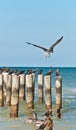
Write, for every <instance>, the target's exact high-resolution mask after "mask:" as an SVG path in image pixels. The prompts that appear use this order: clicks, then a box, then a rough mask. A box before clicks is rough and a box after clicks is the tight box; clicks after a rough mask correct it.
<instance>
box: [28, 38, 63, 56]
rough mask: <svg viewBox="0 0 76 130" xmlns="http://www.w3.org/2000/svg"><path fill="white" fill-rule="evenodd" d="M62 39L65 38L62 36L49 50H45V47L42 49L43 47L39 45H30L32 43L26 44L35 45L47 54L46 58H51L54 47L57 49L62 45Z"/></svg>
mask: <svg viewBox="0 0 76 130" xmlns="http://www.w3.org/2000/svg"><path fill="white" fill-rule="evenodd" d="M62 39H63V36H62V37H61V38H59V39H58V40H57V41H56V42H55V43H54V44H52V45H51V46H50V48H49V49H47V48H45V47H42V46H38V45H36V44H32V43H30V42H26V43H27V44H29V45H33V46H35V47H38V48H40V49H42V50H43V51H44V53H45V56H46V57H47V56H49V57H50V53H53V50H54V47H55V46H56V45H57V44H58V43H60V41H61V40H62Z"/></svg>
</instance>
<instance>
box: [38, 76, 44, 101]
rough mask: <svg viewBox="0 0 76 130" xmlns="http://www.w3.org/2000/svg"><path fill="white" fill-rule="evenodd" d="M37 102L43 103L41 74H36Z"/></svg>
mask: <svg viewBox="0 0 76 130" xmlns="http://www.w3.org/2000/svg"><path fill="white" fill-rule="evenodd" d="M38 102H39V103H43V75H42V74H38Z"/></svg>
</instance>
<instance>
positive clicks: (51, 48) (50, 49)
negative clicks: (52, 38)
mask: <svg viewBox="0 0 76 130" xmlns="http://www.w3.org/2000/svg"><path fill="white" fill-rule="evenodd" d="M62 39H63V36H62V37H61V38H59V39H58V40H57V41H56V42H55V43H54V44H53V45H52V46H51V47H50V48H49V51H50V52H51V51H53V48H54V47H55V46H56V45H57V44H58V43H59V42H60V41H61V40H62Z"/></svg>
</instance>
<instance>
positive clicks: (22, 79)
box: [19, 74, 25, 101]
mask: <svg viewBox="0 0 76 130" xmlns="http://www.w3.org/2000/svg"><path fill="white" fill-rule="evenodd" d="M19 76H20V89H19V99H20V101H23V100H24V99H25V75H24V74H20V75H19Z"/></svg>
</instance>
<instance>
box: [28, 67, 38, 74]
mask: <svg viewBox="0 0 76 130" xmlns="http://www.w3.org/2000/svg"><path fill="white" fill-rule="evenodd" d="M37 70H38V69H37V68H36V69H35V70H32V68H30V69H28V70H27V72H26V74H32V73H36V72H37Z"/></svg>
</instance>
